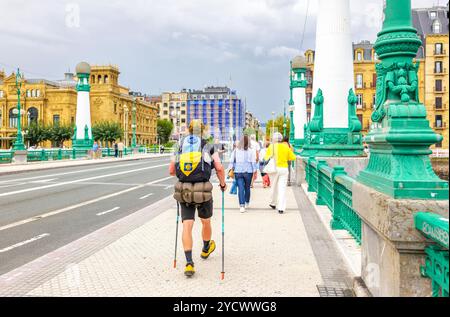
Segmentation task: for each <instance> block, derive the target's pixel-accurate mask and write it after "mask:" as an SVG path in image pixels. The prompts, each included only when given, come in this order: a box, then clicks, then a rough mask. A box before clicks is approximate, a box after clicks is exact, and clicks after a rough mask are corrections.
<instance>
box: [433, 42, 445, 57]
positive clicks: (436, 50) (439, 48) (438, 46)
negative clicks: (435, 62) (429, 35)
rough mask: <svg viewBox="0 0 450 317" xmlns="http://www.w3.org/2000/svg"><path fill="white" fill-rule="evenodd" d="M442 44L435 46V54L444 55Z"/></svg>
mask: <svg viewBox="0 0 450 317" xmlns="http://www.w3.org/2000/svg"><path fill="white" fill-rule="evenodd" d="M442 53H443V52H442V43H436V44H435V46H434V54H435V55H442Z"/></svg>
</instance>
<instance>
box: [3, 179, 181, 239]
mask: <svg viewBox="0 0 450 317" xmlns="http://www.w3.org/2000/svg"><path fill="white" fill-rule="evenodd" d="M171 178H173V177H172V176H171V177H166V178H161V179H158V180H155V181H152V182H150V183H147V184H145V185H139V186H136V187H132V188H128V189H125V190H122V191H120V192H116V193H113V194H110V195H107V196H102V197H99V198H96V199H92V200H89V201H85V202H83V203H79V204H76V205H73V206H69V207H65V208H62V209H59V210H55V211H52V212H48V213H45V214H42V215H38V216H34V217H31V218H28V219H24V220H21V221H17V222H14V223H12V224H9V225H6V226H3V227H0V231H4V230H7V229H11V228H14V227H18V226H21V225H24V224H27V223H30V222H34V221H38V220H42V219H44V218H48V217H51V216H55V215H58V214H62V213H64V212H67V211H70V210H74V209H77V208H80V207H84V206H87V205H91V204H94V203H97V202H99V201H102V200H106V199H109V198H112V197H116V196H119V195H122V194H126V193H129V192H131V191H134V190H137V189H141V188H144V187H146V186H148V185H153V184H156V183H159V182H164V181H166V180H168V179H171Z"/></svg>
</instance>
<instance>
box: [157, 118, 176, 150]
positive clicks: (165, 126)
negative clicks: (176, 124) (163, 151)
mask: <svg viewBox="0 0 450 317" xmlns="http://www.w3.org/2000/svg"><path fill="white" fill-rule="evenodd" d="M157 131H158V138H159V140H160V142H161V143H162V144H164V143H167V142H168V141H169V139H170V136H171V135H172V131H173V122H172V121H170V120H166V119H164V120H158V128H157Z"/></svg>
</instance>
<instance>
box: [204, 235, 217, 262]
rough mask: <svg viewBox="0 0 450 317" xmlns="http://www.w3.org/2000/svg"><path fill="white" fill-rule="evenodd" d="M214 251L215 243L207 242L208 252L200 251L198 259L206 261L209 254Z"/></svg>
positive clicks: (212, 241)
mask: <svg viewBox="0 0 450 317" xmlns="http://www.w3.org/2000/svg"><path fill="white" fill-rule="evenodd" d="M215 250H216V243H215V242H214V240H211V242H209V249H208V252H205V251H204V250H202V254H200V257H201V258H202V259H204V260H206V259H207V258H209V256H210V255H211V253H213V252H214V251H215Z"/></svg>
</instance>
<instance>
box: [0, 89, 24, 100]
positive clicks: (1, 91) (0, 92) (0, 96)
mask: <svg viewBox="0 0 450 317" xmlns="http://www.w3.org/2000/svg"><path fill="white" fill-rule="evenodd" d="M27 93H28V90H27ZM3 97H4V95H3V90H0V98H3Z"/></svg>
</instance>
